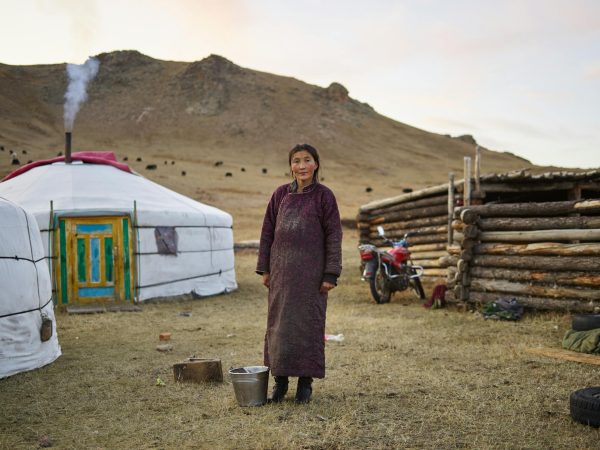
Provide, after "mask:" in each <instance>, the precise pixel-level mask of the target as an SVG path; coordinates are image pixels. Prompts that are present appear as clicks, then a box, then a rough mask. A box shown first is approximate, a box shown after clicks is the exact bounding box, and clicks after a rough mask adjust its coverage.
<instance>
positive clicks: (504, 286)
mask: <svg viewBox="0 0 600 450" xmlns="http://www.w3.org/2000/svg"><path fill="white" fill-rule="evenodd" d="M471 290H473V291H477V292H504V293H506V294H517V295H526V296H533V297H552V298H565V297H566V298H576V299H583V300H594V301H600V289H578V288H575V287H557V286H548V285H540V284H528V283H520V282H517V281H507V280H493V279H490V278H471Z"/></svg>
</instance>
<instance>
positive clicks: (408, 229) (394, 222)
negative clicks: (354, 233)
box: [357, 184, 458, 281]
mask: <svg viewBox="0 0 600 450" xmlns="http://www.w3.org/2000/svg"><path fill="white" fill-rule="evenodd" d="M457 198H458V196H457ZM448 210H449V206H448V184H444V185H440V186H434V187H432V188H427V189H423V190H420V191H416V192H411V193H408V194H404V195H400V196H397V197H394V198H389V199H385V200H382V201H377V202H372V203H369V204H367V205H364V206H362V207H361V208H360V210H359V214H358V216H357V226H358V230H359V241H360V243H361V244H367V243H368V244H373V245H376V246H378V247H386V246H387V247H389V244H388V243H386V241H385V240H383V239H381V237H380V236H379V234H378V232H377V227H378V226H382V227H383V229H384V230H385V235H386V237H387V238H390V239H392V240H400V239H402V237H403V236H404V235H405V234H409V237H408V242H409V244H410V247H409V250H410V252H411V258H412V261H413V264H415V265H417V266H422V267H423V268H424V275H423V281H436V280H439V279H440V278H441V279H443V280H444V281H445V280H446V279H447V277H448V270H447V268H448V266H452V265H453V263H454V264H455V261H452V255H450V254H449V253H448V249H447V247H448V217H449V211H448Z"/></svg>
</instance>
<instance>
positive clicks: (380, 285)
mask: <svg viewBox="0 0 600 450" xmlns="http://www.w3.org/2000/svg"><path fill="white" fill-rule="evenodd" d="M385 284H386V283H385V279H384V278H383V276H382V275H381V270H379V269H378V270H377V271H376V272H375V273H374V274H373V276H372V277H371V278H369V287H370V288H371V295H372V296H373V298H374V299H375V301H376V302H377V303H378V304H382V303H388V302H389V301H390V300H391V298H392V291H391V290H390V288H389V286H385Z"/></svg>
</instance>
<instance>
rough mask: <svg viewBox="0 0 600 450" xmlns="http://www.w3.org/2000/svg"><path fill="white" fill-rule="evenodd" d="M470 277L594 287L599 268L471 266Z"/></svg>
mask: <svg viewBox="0 0 600 450" xmlns="http://www.w3.org/2000/svg"><path fill="white" fill-rule="evenodd" d="M469 275H470V276H471V277H476V278H491V279H500V280H511V281H525V282H530V281H535V282H539V283H547V284H552V285H557V286H581V287H587V288H590V287H595V288H598V286H600V268H599V272H597V273H592V272H577V271H570V272H545V271H541V270H524V269H502V268H496V267H471V270H470V271H469Z"/></svg>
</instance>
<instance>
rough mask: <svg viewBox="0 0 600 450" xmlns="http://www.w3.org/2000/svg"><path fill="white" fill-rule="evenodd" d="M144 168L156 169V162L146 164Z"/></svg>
mask: <svg viewBox="0 0 600 450" xmlns="http://www.w3.org/2000/svg"><path fill="white" fill-rule="evenodd" d="M146 169H148V170H156V164H148V165H147V166H146Z"/></svg>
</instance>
